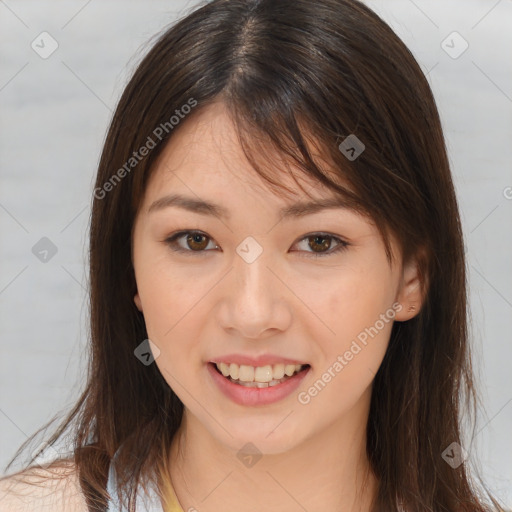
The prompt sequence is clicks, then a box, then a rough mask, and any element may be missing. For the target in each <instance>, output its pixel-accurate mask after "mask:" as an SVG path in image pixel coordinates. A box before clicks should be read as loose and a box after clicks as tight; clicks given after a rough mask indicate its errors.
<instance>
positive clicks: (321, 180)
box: [205, 90, 393, 264]
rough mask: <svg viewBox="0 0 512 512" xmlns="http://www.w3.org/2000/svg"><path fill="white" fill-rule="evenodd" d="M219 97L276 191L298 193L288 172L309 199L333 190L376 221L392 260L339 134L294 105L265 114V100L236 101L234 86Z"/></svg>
mask: <svg viewBox="0 0 512 512" xmlns="http://www.w3.org/2000/svg"><path fill="white" fill-rule="evenodd" d="M216 101H219V102H222V103H225V104H226V105H227V107H228V108H227V112H228V115H229V116H230V118H231V120H232V122H233V124H234V126H235V129H236V133H237V136H238V142H239V143H240V147H241V148H242V151H243V153H244V155H245V157H246V158H247V160H248V162H249V163H250V165H251V167H252V168H253V170H254V171H255V172H256V173H257V174H258V175H259V176H260V177H261V178H263V179H264V180H265V181H266V182H267V183H268V185H269V188H270V189H271V190H273V191H274V192H275V193H276V194H277V195H281V196H283V195H284V196H285V197H288V198H290V199H291V198H292V197H296V196H297V193H296V191H294V190H292V189H291V188H289V187H288V186H287V185H286V184H285V183H284V182H285V179H283V178H285V177H286V175H288V176H289V177H290V178H292V179H293V181H294V182H295V183H296V185H297V186H298V187H299V189H300V190H301V191H302V192H303V193H304V194H305V195H306V196H307V197H309V198H310V199H315V196H314V195H312V194H311V192H312V191H314V190H315V189H318V188H319V185H321V186H323V187H326V188H327V189H329V190H331V191H332V192H333V195H334V196H335V197H338V198H340V199H341V200H342V201H343V202H344V203H345V205H346V207H347V208H348V209H351V210H353V211H354V212H355V213H356V214H358V215H361V216H363V217H365V218H367V219H368V220H369V221H371V222H372V223H374V224H375V225H376V226H377V228H378V230H379V232H380V234H381V237H382V240H383V242H384V245H385V249H386V256H387V259H388V262H389V264H391V263H392V261H393V255H392V251H391V246H390V241H389V234H388V227H387V226H386V224H385V223H384V222H383V218H382V216H379V215H378V212H377V211H376V210H375V209H374V208H372V202H371V201H370V200H368V198H365V197H364V192H363V193H361V191H360V190H358V187H357V180H354V179H353V175H354V173H357V169H356V168H355V167H354V165H353V164H352V162H350V161H349V160H348V159H347V158H345V156H343V155H342V153H341V151H339V149H338V145H339V143H340V142H341V138H340V137H339V136H337V135H336V134H335V133H330V132H329V131H328V130H326V129H325V128H323V127H320V126H318V125H315V124H314V123H312V120H311V118H307V117H306V116H302V117H298V116H296V115H295V114H294V112H292V111H291V110H290V109H282V108H281V109H278V108H272V109H268V111H269V115H268V116H267V115H265V116H262V115H261V112H262V105H261V104H259V105H258V106H257V108H251V105H253V104H252V103H250V102H249V103H248V102H241V101H237V99H235V97H234V96H233V93H232V92H231V91H229V93H228V92H227V91H226V90H225V91H223V93H222V94H221V95H219V98H217V100H216ZM281 105H282V104H281ZM205 106H206V105H205ZM263 110H264V107H263ZM306 119H307V122H306ZM299 177H300V178H302V179H301V180H300V179H298V178H299Z"/></svg>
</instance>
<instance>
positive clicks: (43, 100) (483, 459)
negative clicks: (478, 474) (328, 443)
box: [0, 0, 512, 506]
mask: <svg viewBox="0 0 512 512" xmlns="http://www.w3.org/2000/svg"><path fill="white" fill-rule="evenodd" d="M367 3H368V5H370V6H371V7H372V8H374V9H375V10H376V11H377V12H378V13H379V14H381V16H382V17H383V18H384V19H385V20H386V21H387V22H388V23H389V24H390V25H391V26H392V27H393V28H394V29H395V31H396V32H397V33H398V35H399V36H400V37H401V38H402V39H403V40H404V41H405V43H406V44H407V45H408V46H409V48H410V49H411V51H412V52H413V53H414V55H415V57H416V58H417V59H418V61H419V62H420V64H421V66H422V67H423V69H424V70H425V73H427V74H428V79H429V81H430V83H431V86H432V88H433V90H434V94H435V96H436V99H437V102H438V106H439V109H440V113H441V116H442V121H443V125H444V128H445V134H446V139H447V145H448V150H449V154H450V160H451V163H452V171H453V175H454V179H455V183H456V188H457V195H458V198H459V201H460V208H461V214H462V220H463V225H464V231H465V237H466V248H467V257H468V268H469V286H470V293H471V296H470V300H471V314H472V330H471V332H472V342H473V354H474V364H475V371H476V374H477V383H478V385H479V388H480V392H481V396H482V400H483V404H482V406H481V408H480V411H479V417H478V425H477V428H476V430H475V432H473V433H472V435H468V440H469V439H470V440H471V441H468V442H467V444H466V448H470V449H469V455H470V457H471V460H472V462H473V463H474V464H476V465H477V467H479V468H480V469H481V470H482V473H483V475H484V479H485V481H486V482H487V484H488V485H489V486H490V488H491V489H492V490H493V491H494V492H495V493H496V494H497V495H498V496H500V497H501V498H502V499H503V500H505V502H506V504H507V505H508V506H512V439H511V435H510V432H511V431H512V429H511V425H512V372H511V369H510V361H511V360H512V343H511V341H512V340H511V336H510V332H511V330H512V257H511V256H512V236H511V233H512V172H511V166H510V162H511V161H512V154H511V153H512V143H511V141H512V116H511V110H512V109H511V106H512V59H511V49H512V1H511V0H499V1H496V0H464V1H462V0H457V1H455V0H452V1H451V2H440V1H437V2H432V1H430V2H429V1H427V0H414V1H413V0H380V1H377V0H375V1H367ZM195 4H196V2H181V1H166V2H162V1H149V2H142V1H138V2H136V1H123V2H120V1H117V2H116V1H111V0H107V1H105V0H102V1H99V0H92V1H91V0H90V1H81V2H71V1H68V2H57V1H53V2H50V1H40V0H38V1H32V2H30V1H15V0H5V1H1V0H0V44H1V46H0V59H1V66H0V108H1V114H2V115H1V117H0V133H1V137H0V170H1V174H0V234H1V237H2V238H1V244H0V258H1V267H0V315H1V316H0V328H1V343H2V345H1V354H2V357H1V367H0V432H1V436H0V439H1V446H0V465H1V468H2V469H1V470H0V473H1V471H2V470H3V468H4V467H5V464H6V463H7V461H8V460H9V459H10V457H11V456H12V455H13V454H14V452H15V449H16V448H17V447H18V446H19V445H20V444H21V443H22V442H23V441H24V440H25V439H26V438H27V436H29V435H30V434H32V433H33V432H34V431H35V430H36V429H37V428H38V427H40V426H41V425H42V424H43V423H44V422H46V421H48V420H49V419H51V418H52V417H53V416H54V415H55V414H56V413H57V412H59V411H61V416H62V411H64V410H65V409H66V408H67V407H69V406H70V405H71V404H72V403H73V402H74V400H75V399H76V397H77V396H78V393H79V391H80V390H81V389H82V388H83V385H84V375H85V359H84V357H85V348H86V344H87V317H88V312H87V300H86V287H87V232H88V222H89V213H90V203H91V194H92V188H93V178H94V174H95V170H96V166H97V163H98V159H99V154H100V150H101V145H102V142H103V138H104V136H105V132H106V129H107V125H108V122H109V119H110V116H111V112H112V109H113V108H114V106H115V104H116V101H117V100H118V98H119V95H120V93H121V91H122V88H123V86H124V85H125V83H126V81H127V79H128V77H129V76H130V74H131V72H132V70H133V68H134V66H135V64H136V63H137V62H138V60H139V59H140V57H141V56H142V54H143V53H144V51H145V47H144V43H145V42H146V41H147V40H148V39H149V38H150V37H151V36H153V35H154V34H155V33H156V32H158V31H159V30H160V29H161V28H163V27H164V26H165V25H167V24H169V23H171V22H172V21H173V20H175V19H176V18H177V17H178V16H181V15H184V14H186V13H187V12H188V11H189V10H191V9H192V8H193V6H194V5H195ZM43 31H47V32H48V33H49V34H51V36H52V37H53V38H54V39H55V40H56V41H57V43H58V45H59V46H58V48H57V50H56V51H55V52H54V53H53V54H52V55H51V56H50V57H48V58H47V59H43V58H41V57H40V56H39V55H38V54H37V53H36V52H35V51H34V50H33V49H32V48H31V43H32V41H33V40H36V42H37V41H40V38H38V36H39V34H41V32H43ZM454 31H456V32H458V33H459V34H460V36H461V37H462V38H463V39H461V38H460V37H459V36H457V35H451V34H452V33H453V32H454ZM463 40H465V41H467V44H468V45H469V47H468V48H467V50H466V51H465V52H464V53H462V54H461V55H460V56H457V58H453V57H454V56H456V54H458V53H459V52H460V50H462V49H463V48H464V45H465V43H464V41H463ZM443 41H445V43H443ZM39 44H41V43H39ZM48 47H49V45H48V41H47V43H46V44H45V48H46V49H48ZM443 47H444V48H445V49H446V50H447V51H445V49H443ZM449 53H451V55H450V54H449ZM43 237H47V238H48V239H49V240H51V242H52V243H53V244H54V246H55V247H56V249H57V253H56V254H55V255H53V256H52V253H51V252H50V253H49V254H48V255H47V256H46V258H47V260H48V261H46V262H43V261H41V260H40V259H38V258H37V257H36V255H35V254H34V253H33V252H32V248H33V247H34V245H35V244H36V243H38V242H39V241H40V239H41V238H43ZM40 243H44V242H40ZM44 439H45V438H39V440H38V442H37V443H36V444H34V445H31V446H33V448H36V447H37V445H38V444H39V443H40V442H41V441H43V440H44Z"/></svg>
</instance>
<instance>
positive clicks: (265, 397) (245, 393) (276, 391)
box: [206, 363, 311, 405]
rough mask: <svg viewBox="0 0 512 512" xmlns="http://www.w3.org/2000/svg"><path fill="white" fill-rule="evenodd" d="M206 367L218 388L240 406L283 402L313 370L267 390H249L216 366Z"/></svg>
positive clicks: (300, 373) (296, 375)
mask: <svg viewBox="0 0 512 512" xmlns="http://www.w3.org/2000/svg"><path fill="white" fill-rule="evenodd" d="M206 366H207V367H208V371H209V372H210V375H211V376H212V379H213V380H214V382H215V383H216V384H217V386H219V388H220V390H221V391H222V392H223V393H224V394H225V395H226V396H227V397H228V398H230V399H231V400H233V402H235V403H237V404H240V405H267V404H272V403H274V402H278V401H279V400H282V399H283V398H285V397H287V396H289V395H290V394H291V393H293V391H295V390H296V389H297V388H298V387H299V385H300V383H301V382H302V379H303V378H304V377H305V376H306V374H307V373H308V372H309V370H310V369H311V367H310V366H308V367H307V368H306V369H305V370H302V371H301V372H299V373H296V374H295V375H292V376H291V377H290V378H288V379H286V380H285V381H284V382H281V384H276V385H275V386H270V387H266V388H257V387H254V388H248V387H246V386H242V385H240V384H235V383H233V382H231V381H230V380H229V379H228V378H226V377H224V376H223V375H221V374H220V373H219V372H218V371H217V367H216V366H215V364H213V363H208V364H207V365H206Z"/></svg>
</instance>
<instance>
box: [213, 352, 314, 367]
mask: <svg viewBox="0 0 512 512" xmlns="http://www.w3.org/2000/svg"><path fill="white" fill-rule="evenodd" d="M210 362H212V363H226V364H230V363H235V364H237V365H239V366H240V365H242V364H243V365H247V366H266V365H274V364H285V365H286V364H301V365H306V364H308V363H304V362H302V361H297V360H296V359H290V358H288V357H282V356H278V355H273V354H262V355H260V356H257V357H254V356H247V355H243V354H226V355H225V356H219V357H216V358H214V359H211V360H210Z"/></svg>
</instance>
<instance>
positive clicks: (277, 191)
mask: <svg viewBox="0 0 512 512" xmlns="http://www.w3.org/2000/svg"><path fill="white" fill-rule="evenodd" d="M254 137H255V139H254V144H255V146H254V147H255V148H257V149H256V150H254V151H251V156H252V157H253V158H255V159H256V161H257V162H258V164H257V165H258V167H259V168H263V169H264V170H265V174H266V175H269V176H271V177H272V180H273V181H275V182H277V183H279V184H280V185H282V186H283V187H284V188H281V187H277V188H276V187H271V186H270V184H269V183H268V182H267V181H266V180H265V179H263V178H262V177H261V176H260V175H259V174H258V173H257V172H256V170H255V169H254V167H253V166H252V164H251V163H250V162H249V161H248V159H247V157H246V155H245V153H244V150H243V148H242V145H241V144H240V141H239V138H238V133H237V130H236V127H235V125H234V123H233V122H232V120H231V117H230V115H229V113H228V112H227V110H226V107H225V105H224V104H223V103H220V102H217V103H213V104H211V105H208V106H205V107H203V108H202V109H201V110H199V111H197V112H195V113H193V114H192V115H191V116H189V118H187V119H186V120H185V121H182V125H181V126H179V129H178V130H177V131H176V132H175V133H174V134H173V136H172V137H171V139H170V140H169V141H168V142H167V144H166V146H165V148H164V149H163V150H162V153H161V154H160V155H159V157H158V159H157V161H156V162H155V164H154V166H153V169H152V173H151V177H150V179H149V182H148V185H147V190H146V196H148V197H151V198H153V197H154V196H155V195H158V194H159V193H160V192H161V191H162V190H163V189H167V190H170V189H175V190H183V191H187V192H188V194H187V195H190V194H191V193H192V194H193V193H194V192H196V190H195V189H198V190H197V192H198V191H199V189H200V190H203V191H204V190H207V191H208V192H209V193H210V194H212V195H215V196H216V197H219V198H222V197H229V196H233V195H240V194H247V195H254V194H259V196H260V197H261V198H262V199H264V200H265V202H268V203H275V205H276V206H277V205H278V204H281V205H282V203H283V201H292V200H293V201H296V200H297V199H308V198H309V199H326V198H335V197H338V199H339V194H338V195H336V194H335V192H334V191H333V190H331V189H329V188H328V187H326V186H325V185H324V184H322V183H320V182H319V181H318V180H317V179H315V178H313V177H312V176H308V175H306V174H305V173H304V172H303V171H302V170H300V169H299V168H298V166H297V165H296V164H292V163H291V162H290V158H289V157H288V158H285V156H284V155H283V154H282V153H279V152H278V151H277V150H276V149H275V148H274V147H273V146H271V144H270V143H269V142H266V141H263V140H262V139H261V135H257V134H255V135H254ZM250 142H251V145H252V143H253V140H251V141H250ZM311 149H312V151H311V152H312V154H314V157H315V160H316V161H318V162H320V163H321V164H323V165H322V167H323V168H324V169H326V170H327V172H328V173H329V174H330V176H331V178H334V179H335V181H336V182H337V183H339V184H342V185H343V186H345V187H346V188H347V189H349V190H350V189H351V187H350V185H349V184H348V183H347V182H346V180H345V179H344V178H343V177H342V175H341V173H340V172H339V171H337V172H336V171H334V170H333V166H332V165H331V166H330V168H329V164H328V163H327V162H326V160H325V159H324V158H323V155H322V154H320V152H319V151H318V150H317V149H316V148H315V147H314V146H312V148H311ZM146 203H147V201H146Z"/></svg>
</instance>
